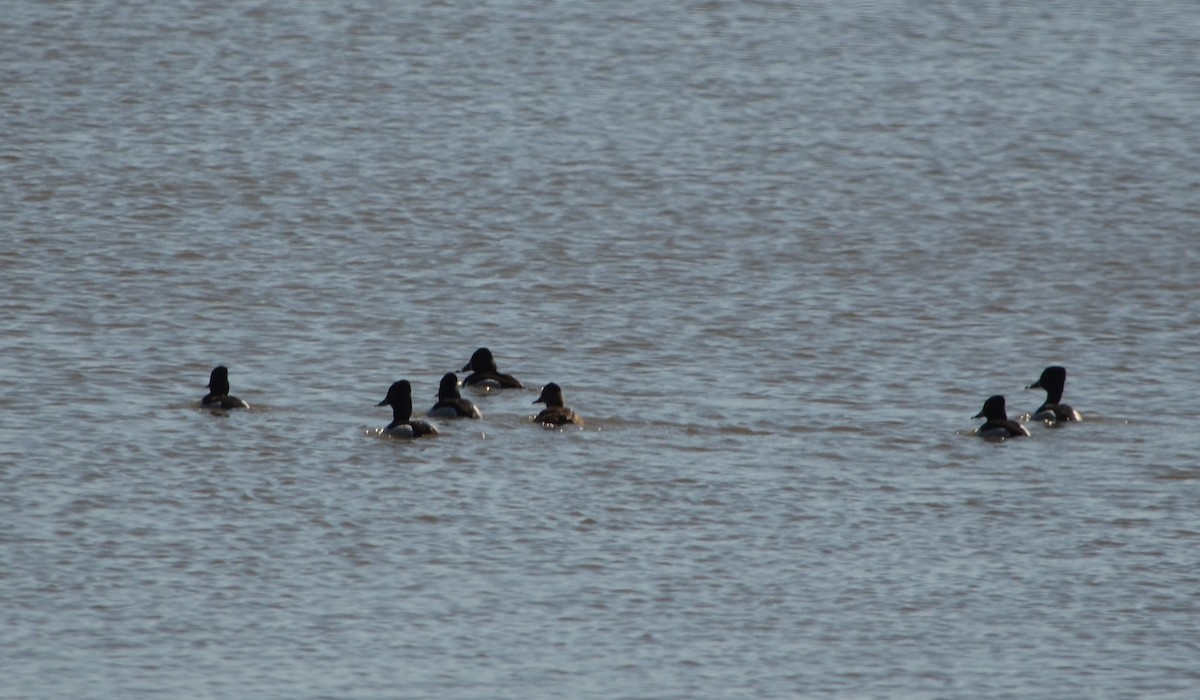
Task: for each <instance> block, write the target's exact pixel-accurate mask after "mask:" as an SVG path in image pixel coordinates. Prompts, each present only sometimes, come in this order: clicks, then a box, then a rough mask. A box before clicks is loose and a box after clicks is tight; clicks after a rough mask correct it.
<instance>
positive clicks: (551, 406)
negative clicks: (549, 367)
mask: <svg viewBox="0 0 1200 700" xmlns="http://www.w3.org/2000/svg"><path fill="white" fill-rule="evenodd" d="M533 402H534V403H544V404H546V408H544V409H542V412H541V413H539V414H537V417H536V418H534V420H535V421H537V422H538V423H541V424H542V425H546V426H555V425H567V424H574V425H583V418H582V417H580V415H579V414H578V413H576V412H574V411H572V410H571V409H569V408H567V407H566V405H565V404H564V402H563V393H562V387H560V386H559V385H557V384H555V383H554V382H550V383H549V384H547V385H546V386H544V387H542V393H541V395H540V396H538V397H537V398H536V399H534V400H533Z"/></svg>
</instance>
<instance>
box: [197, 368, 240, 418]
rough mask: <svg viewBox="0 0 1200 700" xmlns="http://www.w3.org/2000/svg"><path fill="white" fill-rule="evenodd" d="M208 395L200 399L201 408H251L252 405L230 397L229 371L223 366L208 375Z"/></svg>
mask: <svg viewBox="0 0 1200 700" xmlns="http://www.w3.org/2000/svg"><path fill="white" fill-rule="evenodd" d="M206 388H207V389H208V395H207V396H205V397H204V398H202V399H200V408H225V409H229V408H250V404H248V403H246V402H245V401H242V400H241V399H239V398H238V397H236V396H230V395H229V370H228V369H227V368H226V367H225V366H224V365H221V366H219V367H214V368H213V371H212V374H210V375H208V386H207V387H206Z"/></svg>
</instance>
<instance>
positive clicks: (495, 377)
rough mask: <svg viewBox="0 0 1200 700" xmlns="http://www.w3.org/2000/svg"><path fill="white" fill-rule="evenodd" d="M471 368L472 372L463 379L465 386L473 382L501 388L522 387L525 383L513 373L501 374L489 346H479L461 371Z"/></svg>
mask: <svg viewBox="0 0 1200 700" xmlns="http://www.w3.org/2000/svg"><path fill="white" fill-rule="evenodd" d="M467 370H471V372H472V374H470V375H468V376H467V378H466V379H464V380H463V386H470V385H472V384H483V385H485V386H491V387H496V388H501V389H520V388H521V387H522V386H523V385H522V384H521V382H520V381H519V380H518V379H517V378H516V377H514V376H512V375H511V374H501V373H500V370H498V369H496V360H495V359H494V358H493V357H492V351H491V350H488V349H487V348H479V349H478V350H476V351H475V352H474V354H472V355H471V361H470V362H468V363H467V364H466V365H464V366H463V368H462V369H460V370H459V372H466V371H467Z"/></svg>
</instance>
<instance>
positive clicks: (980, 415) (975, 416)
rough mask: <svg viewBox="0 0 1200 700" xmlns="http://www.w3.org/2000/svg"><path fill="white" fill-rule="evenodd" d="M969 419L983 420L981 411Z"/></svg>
mask: <svg viewBox="0 0 1200 700" xmlns="http://www.w3.org/2000/svg"><path fill="white" fill-rule="evenodd" d="M971 417H972V418H983V411H980V412H979V413H976V414H975V415H973V416H971Z"/></svg>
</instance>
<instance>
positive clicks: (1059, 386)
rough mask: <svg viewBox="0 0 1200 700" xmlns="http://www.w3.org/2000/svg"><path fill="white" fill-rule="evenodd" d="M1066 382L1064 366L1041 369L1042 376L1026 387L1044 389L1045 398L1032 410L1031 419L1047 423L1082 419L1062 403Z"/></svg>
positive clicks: (1076, 412)
mask: <svg viewBox="0 0 1200 700" xmlns="http://www.w3.org/2000/svg"><path fill="white" fill-rule="evenodd" d="M1066 384H1067V369H1066V368H1065V367H1058V366H1053V367H1047V368H1046V369H1044V370H1042V376H1040V377H1038V380H1037V381H1036V382H1034V383H1033V384H1030V385H1029V386H1027V387H1025V388H1026V389H1045V390H1046V400H1045V401H1044V402H1043V403H1042V405H1041V406H1038V409H1037V410H1036V411H1034V412H1033V419H1034V420H1040V421H1045V422H1047V423H1058V422H1069V421H1078V420H1083V416H1081V415H1079V411H1076V410H1075V409H1074V408H1071V407H1070V406H1068V405H1067V404H1065V403H1062V395H1063V389H1064V388H1065V387H1066Z"/></svg>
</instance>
